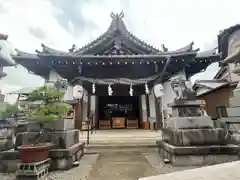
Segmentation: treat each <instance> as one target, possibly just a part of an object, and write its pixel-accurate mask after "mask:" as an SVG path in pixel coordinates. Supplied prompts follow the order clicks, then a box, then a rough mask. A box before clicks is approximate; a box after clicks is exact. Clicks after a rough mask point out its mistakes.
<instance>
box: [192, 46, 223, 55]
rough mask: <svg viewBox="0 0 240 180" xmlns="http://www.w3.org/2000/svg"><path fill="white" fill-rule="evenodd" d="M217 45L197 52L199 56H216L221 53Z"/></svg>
mask: <svg viewBox="0 0 240 180" xmlns="http://www.w3.org/2000/svg"><path fill="white" fill-rule="evenodd" d="M217 49H218V48H217V47H216V48H213V49H209V50H205V51H202V52H199V53H197V57H209V56H216V55H220V53H218V52H217Z"/></svg>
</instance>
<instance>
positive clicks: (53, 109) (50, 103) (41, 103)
mask: <svg viewBox="0 0 240 180" xmlns="http://www.w3.org/2000/svg"><path fill="white" fill-rule="evenodd" d="M63 95H64V94H63V93H62V92H59V91H58V90H57V89H56V88H55V87H49V86H43V87H40V88H38V89H36V90H34V91H32V92H31V93H30V94H28V95H27V98H26V101H28V102H29V112H28V117H27V118H28V119H29V120H34V121H39V122H42V121H51V120H58V119H61V118H62V116H64V115H66V113H67V110H68V108H67V105H66V104H65V103H63V102H62V100H61V99H62V97H63Z"/></svg>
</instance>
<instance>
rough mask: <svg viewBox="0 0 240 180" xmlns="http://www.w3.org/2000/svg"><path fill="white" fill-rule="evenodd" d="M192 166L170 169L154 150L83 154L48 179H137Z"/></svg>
mask: <svg viewBox="0 0 240 180" xmlns="http://www.w3.org/2000/svg"><path fill="white" fill-rule="evenodd" d="M189 168H194V167H172V166H171V165H166V164H164V163H163V162H162V160H161V159H160V158H159V156H158V154H157V153H156V151H154V150H153V151H149V152H146V153H141V152H137V151H134V152H130V151H128V152H125V151H118V152H115V151H114V152H111V151H110V152H103V153H101V154H100V155H99V154H85V155H84V156H83V157H82V159H81V161H80V165H79V166H78V167H75V168H73V169H71V170H69V171H60V172H51V173H50V174H49V179H50V180H112V179H114V180H137V179H138V178H140V177H147V176H153V175H157V174H164V173H169V172H175V171H180V170H184V169H189ZM0 180H15V176H14V175H13V174H0Z"/></svg>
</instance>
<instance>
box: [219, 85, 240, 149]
mask: <svg viewBox="0 0 240 180" xmlns="http://www.w3.org/2000/svg"><path fill="white" fill-rule="evenodd" d="M226 111H227V116H228V117H223V118H221V119H220V122H221V125H222V126H223V127H224V128H225V130H226V131H227V132H228V134H227V138H228V140H229V142H231V143H232V144H237V145H239V144H240V87H238V88H237V89H236V90H234V91H233V97H232V98H230V107H229V108H227V109H226Z"/></svg>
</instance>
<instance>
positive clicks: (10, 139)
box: [0, 127, 15, 151]
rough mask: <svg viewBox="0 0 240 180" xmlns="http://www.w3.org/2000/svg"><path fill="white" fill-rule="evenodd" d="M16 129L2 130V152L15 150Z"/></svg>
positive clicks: (0, 138)
mask: <svg viewBox="0 0 240 180" xmlns="http://www.w3.org/2000/svg"><path fill="white" fill-rule="evenodd" d="M14 133H15V132H14V128H12V127H11V128H1V129H0V151H6V150H9V149H13V148H14V138H15V135H14Z"/></svg>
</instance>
